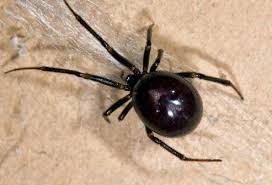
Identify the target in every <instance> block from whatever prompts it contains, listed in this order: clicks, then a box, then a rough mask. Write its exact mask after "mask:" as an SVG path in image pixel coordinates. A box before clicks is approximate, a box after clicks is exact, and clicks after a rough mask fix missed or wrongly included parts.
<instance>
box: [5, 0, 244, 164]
mask: <svg viewBox="0 0 272 185" xmlns="http://www.w3.org/2000/svg"><path fill="white" fill-rule="evenodd" d="M64 3H65V5H66V6H67V8H68V9H69V10H70V11H71V13H72V14H73V15H74V17H75V19H76V20H77V21H78V22H79V23H80V24H81V26H83V27H84V28H85V29H86V30H87V31H88V32H89V33H90V34H92V35H93V36H94V37H95V38H96V40H97V41H98V42H100V44H101V45H102V46H103V47H104V48H105V49H106V50H107V52H108V53H109V54H110V55H111V56H112V57H113V58H114V59H116V60H117V61H118V62H119V63H120V64H122V65H124V66H125V67H127V68H128V69H129V70H130V71H131V72H132V74H129V75H128V76H127V77H126V78H125V79H124V81H125V84H123V83H119V82H116V81H113V80H111V79H108V78H105V77H102V76H97V75H93V74H89V73H82V72H79V71H75V70H70V69H63V68H55V67H47V66H38V67H22V68H15V69H12V70H9V71H6V72H5V73H10V72H14V71H18V70H41V71H47V72H54V73H64V74H69V75H75V76H77V77H79V78H84V79H87V80H92V81H96V82H98V83H101V84H104V85H107V86H111V87H113V88H116V89H121V90H124V91H128V94H127V95H126V96H124V97H123V98H121V99H119V100H118V101H116V102H115V103H114V104H112V105H111V106H110V107H109V108H108V109H107V110H106V111H105V112H103V117H104V118H105V119H106V120H107V121H108V122H109V119H108V116H110V115H111V113H113V112H114V111H115V110H116V109H118V108H119V107H121V106H122V105H124V104H125V103H126V102H128V101H130V102H129V103H128V104H127V105H126V107H125V108H124V109H123V111H122V112H121V114H120V115H119V117H118V119H119V121H121V120H123V119H124V118H125V117H126V115H127V113H128V112H129V111H130V110H131V108H132V107H134V109H135V111H136V113H137V114H138V116H139V117H140V119H141V120H142V122H143V123H144V125H145V130H146V133H147V136H148V137H149V138H150V139H151V140H152V141H153V142H155V143H156V144H158V145H160V146H161V147H162V148H164V149H165V150H167V151H168V152H170V153H171V154H173V155H175V156H176V157H178V158H179V159H180V160H183V161H198V162H220V161H222V160H221V159H200V158H190V157H186V156H185V155H183V154H181V153H180V152H178V151H176V150H175V149H174V148H172V147H170V146H169V145H167V144H166V143H164V142H163V141H162V140H160V139H159V138H157V137H156V136H155V135H154V133H156V134H158V135H161V136H165V137H175V136H184V135H186V134H188V133H190V132H192V131H193V130H194V129H195V128H196V127H197V125H198V124H199V122H200V120H201V117H202V110H203V108H202V100H201V97H200V95H199V94H198V92H197V90H196V89H195V87H194V86H193V85H192V84H191V83H189V81H187V79H186V78H199V79H203V80H207V81H211V82H215V83H219V84H222V85H225V86H230V87H232V88H233V89H234V90H235V91H236V93H237V94H238V95H239V96H240V98H241V99H242V100H243V99H244V98H243V96H242V94H241V93H240V92H239V90H238V89H237V88H236V87H235V86H234V85H233V83H232V82H231V81H229V80H225V79H221V78H216V77H212V76H207V75H205V74H201V73H197V72H179V73H171V72H167V71H157V68H158V66H159V64H160V61H161V58H162V55H163V50H162V49H159V50H158V55H157V58H156V60H155V62H154V63H153V64H152V65H151V67H150V69H149V55H150V50H151V44H152V43H151V37H152V28H153V26H154V24H152V25H150V26H149V27H148V30H147V42H146V46H145V50H144V56H143V69H142V72H141V71H140V69H138V68H137V67H136V66H135V65H133V64H132V63H131V62H130V61H129V60H128V59H126V58H125V57H124V56H122V55H121V54H119V53H118V52H117V51H116V50H115V49H113V48H112V47H111V46H110V45H109V44H108V43H107V42H106V41H105V40H104V39H103V38H102V37H101V36H100V35H99V34H98V33H97V32H95V31H94V30H93V28H92V27H91V26H89V25H88V24H87V22H86V21H85V20H84V19H83V18H82V17H81V16H80V15H79V14H77V13H76V12H75V11H74V10H73V9H72V7H71V6H70V5H69V4H68V3H67V1H66V0H64ZM148 69H149V70H148ZM131 99H132V100H131Z"/></svg>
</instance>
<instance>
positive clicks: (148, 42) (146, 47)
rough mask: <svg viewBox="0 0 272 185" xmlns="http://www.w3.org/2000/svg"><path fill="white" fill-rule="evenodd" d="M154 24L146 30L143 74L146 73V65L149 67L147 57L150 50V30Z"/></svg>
mask: <svg viewBox="0 0 272 185" xmlns="http://www.w3.org/2000/svg"><path fill="white" fill-rule="evenodd" d="M153 26H154V24H151V25H150V26H149V27H148V30H147V38H146V46H145V51H144V59H143V73H147V70H148V65H149V56H150V50H151V44H152V43H151V38H152V28H153Z"/></svg>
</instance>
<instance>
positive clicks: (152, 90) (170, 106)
mask: <svg viewBox="0 0 272 185" xmlns="http://www.w3.org/2000/svg"><path fill="white" fill-rule="evenodd" d="M132 95H133V96H132V98H133V101H134V109H135V111H136V113H137V114H138V115H139V117H140V118H141V120H142V121H143V122H144V124H145V125H146V126H147V127H148V128H150V129H151V130H152V131H154V132H156V133H157V134H159V135H162V136H167V137H174V136H182V135H185V134H187V133H189V132H191V131H192V130H194V129H195V128H196V127H197V125H198V123H199V122H200V120H201V117H202V101H201V98H200V96H199V94H198V92H197V91H196V89H195V88H194V87H193V86H192V84H191V83H189V82H188V81H187V80H185V79H184V78H182V77H180V76H178V75H176V74H173V73H169V72H164V71H158V72H153V73H149V74H146V75H144V76H143V77H142V78H141V79H140V80H139V81H138V82H137V84H136V85H135V86H134V88H133V94H132Z"/></svg>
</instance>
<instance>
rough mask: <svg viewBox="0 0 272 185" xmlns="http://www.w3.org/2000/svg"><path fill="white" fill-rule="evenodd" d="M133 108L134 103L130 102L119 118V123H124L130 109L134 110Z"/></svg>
mask: <svg viewBox="0 0 272 185" xmlns="http://www.w3.org/2000/svg"><path fill="white" fill-rule="evenodd" d="M132 106H133V102H132V101H131V102H129V103H128V104H127V106H126V107H125V108H124V110H123V111H122V112H121V114H120V115H119V117H118V120H119V121H122V120H123V119H124V118H125V117H126V115H127V113H128V112H129V111H130V109H131V108H132Z"/></svg>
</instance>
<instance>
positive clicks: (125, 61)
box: [64, 0, 140, 74]
mask: <svg viewBox="0 0 272 185" xmlns="http://www.w3.org/2000/svg"><path fill="white" fill-rule="evenodd" d="M64 3H65V5H66V6H67V7H68V8H69V10H70V11H71V12H72V14H73V15H74V16H75V18H76V19H77V21H78V22H79V23H80V24H81V25H82V26H83V27H84V28H85V29H86V30H87V31H88V32H89V33H91V34H92V35H93V36H94V37H95V38H96V39H97V40H98V41H99V42H100V44H101V45H102V46H103V47H104V48H105V49H106V50H107V51H108V53H109V54H110V55H111V56H112V57H113V58H115V59H116V60H117V61H118V62H119V63H121V64H122V65H124V66H126V67H127V68H128V69H130V70H131V71H132V72H133V73H134V74H140V70H139V69H138V68H137V67H136V66H135V65H133V64H132V63H131V62H129V61H128V59H126V58H125V57H123V56H122V55H121V54H119V53H118V52H117V51H115V50H114V49H113V48H112V47H111V46H110V45H109V44H108V43H107V42H106V41H105V40H104V39H103V38H102V37H101V36H100V35H99V34H98V33H96V32H95V31H94V29H93V28H92V27H91V26H89V25H88V24H87V22H86V21H85V20H84V19H83V18H82V17H81V16H80V15H78V14H77V13H76V12H75V11H74V10H73V9H72V7H71V6H70V5H69V4H68V3H67V1H66V0H64Z"/></svg>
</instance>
